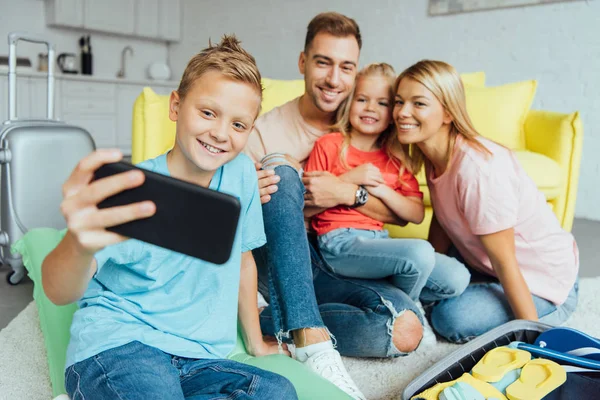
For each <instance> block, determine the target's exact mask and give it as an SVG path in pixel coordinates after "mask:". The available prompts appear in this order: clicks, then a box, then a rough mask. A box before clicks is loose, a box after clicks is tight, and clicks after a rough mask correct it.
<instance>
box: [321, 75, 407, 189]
mask: <svg viewBox="0 0 600 400" xmlns="http://www.w3.org/2000/svg"><path fill="white" fill-rule="evenodd" d="M371 77H382V78H385V79H387V80H388V82H389V88H390V92H389V95H390V100H389V101H390V108H391V107H392V104H393V101H394V93H395V91H394V90H393V88H394V79H395V77H396V73H395V72H394V68H393V67H392V66H391V65H389V64H387V63H375V64H369V65H367V66H366V67H364V68H363V69H362V70H360V71H359V72H358V74H357V75H356V81H355V84H354V89H353V90H352V93H350V96H348V98H347V99H346V100H345V102H344V103H342V105H341V106H340V108H339V109H338V111H337V115H336V122H335V124H333V125H332V126H331V131H332V132H340V133H341V134H342V135H343V136H344V142H343V143H342V147H341V149H340V154H339V157H340V161H341V163H342V165H343V166H344V168H346V169H347V170H349V169H350V167H349V165H348V161H347V155H348V147H350V132H351V131H352V126H351V125H350V108H351V107H352V102H353V101H354V97H355V95H356V87H357V83H358V81H359V79H361V78H371ZM391 112H392V110H391V109H390V114H391ZM377 145H378V146H379V147H381V148H382V149H384V150H385V152H386V153H387V155H388V157H389V159H390V161H391V162H392V163H393V164H394V165H396V167H397V168H398V169H399V170H400V175H399V179H400V177H401V176H402V175H403V173H404V172H405V171H406V170H409V172H411V173H412V170H410V168H409V166H408V165H407V162H408V161H409V160H408V157H407V156H406V154H408V151H407V150H408V147H406V148H405V149H402V145H401V144H400V142H399V141H398V136H397V135H396V130H395V127H394V124H393V123H392V124H390V126H388V127H387V128H386V130H385V131H383V132H382V133H381V134H380V135H379V137H378V138H377ZM400 183H401V184H402V180H401V179H400Z"/></svg>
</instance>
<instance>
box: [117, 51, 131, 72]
mask: <svg viewBox="0 0 600 400" xmlns="http://www.w3.org/2000/svg"><path fill="white" fill-rule="evenodd" d="M127 51H129V53H131V55H132V56H133V49H132V48H131V46H125V47H124V48H123V50H122V51H121V69H120V70H119V72H117V78H125V54H126V53H127Z"/></svg>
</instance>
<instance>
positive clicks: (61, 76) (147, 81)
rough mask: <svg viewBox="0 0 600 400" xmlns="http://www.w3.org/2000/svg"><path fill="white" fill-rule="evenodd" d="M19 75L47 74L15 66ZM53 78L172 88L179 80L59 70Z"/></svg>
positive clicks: (4, 71)
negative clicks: (122, 76)
mask: <svg viewBox="0 0 600 400" xmlns="http://www.w3.org/2000/svg"><path fill="white" fill-rule="evenodd" d="M0 76H8V69H7V68H0ZM20 76H23V77H25V76H26V77H32V78H41V79H45V78H46V77H47V76H48V74H47V73H46V72H40V71H36V70H33V69H28V68H27V69H26V68H17V80H18V79H19V77H20ZM54 78H55V79H62V80H69V81H81V82H98V83H122V84H131V85H144V86H166V87H169V88H173V89H174V88H177V87H178V86H179V81H158V80H152V79H129V78H117V77H110V76H99V75H81V74H63V73H61V72H60V71H55V72H54Z"/></svg>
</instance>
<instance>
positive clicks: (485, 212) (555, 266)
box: [427, 136, 579, 305]
mask: <svg viewBox="0 0 600 400" xmlns="http://www.w3.org/2000/svg"><path fill="white" fill-rule="evenodd" d="M479 140H480V142H481V143H482V144H483V145H484V146H485V147H486V148H487V149H488V150H490V151H491V153H492V155H486V154H485V153H483V152H481V151H479V150H477V149H476V148H474V147H472V146H470V145H469V144H467V142H466V140H464V139H462V137H461V136H459V137H458V138H457V140H456V143H455V146H454V154H453V155H452V160H451V162H450V165H449V167H448V169H447V170H446V171H445V172H444V173H443V174H442V175H441V176H439V177H437V178H436V177H434V174H433V170H432V169H428V170H427V185H428V186H429V191H430V193H431V202H432V205H433V209H434V213H435V216H436V218H437V220H438V222H439V223H440V225H441V226H442V227H443V228H444V230H445V231H446V233H447V234H448V236H449V237H450V239H451V240H452V243H453V244H454V245H455V246H456V248H457V249H458V251H459V252H460V254H461V255H462V256H463V257H464V259H465V261H466V262H467V264H469V265H470V266H471V267H473V268H475V269H477V270H479V271H481V272H484V273H486V274H489V275H492V276H496V274H495V272H494V269H493V268H492V264H491V262H490V259H489V258H488V256H487V253H486V252H485V249H484V247H483V245H482V243H481V240H480V239H479V237H478V236H479V235H487V234H491V233H495V232H499V231H502V230H505V229H509V228H514V232H515V246H516V256H517V262H518V263H519V267H520V268H521V272H522V274H523V277H524V278H525V281H526V282H527V285H528V286H529V290H530V291H531V293H533V294H534V295H537V296H539V297H542V298H544V299H547V300H549V301H551V302H553V303H554V304H557V305H559V304H562V303H563V302H564V301H565V300H566V299H567V296H568V294H569V292H570V291H571V289H572V288H573V284H574V283H575V280H576V278H577V272H578V269H579V260H578V250H577V245H576V244H575V239H574V238H573V236H572V235H571V234H570V233H569V232H566V231H564V230H563V229H562V228H561V226H560V224H559V223H558V220H557V218H556V216H555V215H554V213H553V212H552V210H551V209H550V207H549V206H548V204H547V203H546V199H545V198H544V195H543V194H542V193H541V192H539V191H538V189H537V187H536V185H535V183H534V182H533V180H531V178H529V176H528V175H527V174H526V173H525V170H524V169H523V168H522V167H521V165H520V164H519V163H518V161H517V159H516V157H515V155H514V154H513V152H512V151H510V150H508V149H506V148H504V147H502V146H500V145H498V144H496V143H494V142H492V141H490V140H488V139H485V138H480V139H479Z"/></svg>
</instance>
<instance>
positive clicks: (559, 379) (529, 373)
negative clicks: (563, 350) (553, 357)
mask: <svg viewBox="0 0 600 400" xmlns="http://www.w3.org/2000/svg"><path fill="white" fill-rule="evenodd" d="M566 380H567V373H566V372H565V370H564V368H563V367H561V366H560V365H558V364H557V363H555V362H554V361H550V360H546V359H543V358H536V359H535V360H531V361H529V362H528V363H527V364H525V366H524V367H523V370H522V371H521V376H520V377H519V379H517V380H516V381H515V382H514V383H513V384H512V385H510V386H508V387H507V388H506V396H507V397H508V398H509V400H540V399H542V398H544V396H546V395H547V394H548V393H550V392H551V391H553V390H554V389H556V388H557V387H559V386H560V385H562V384H563V383H565V381H566Z"/></svg>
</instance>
